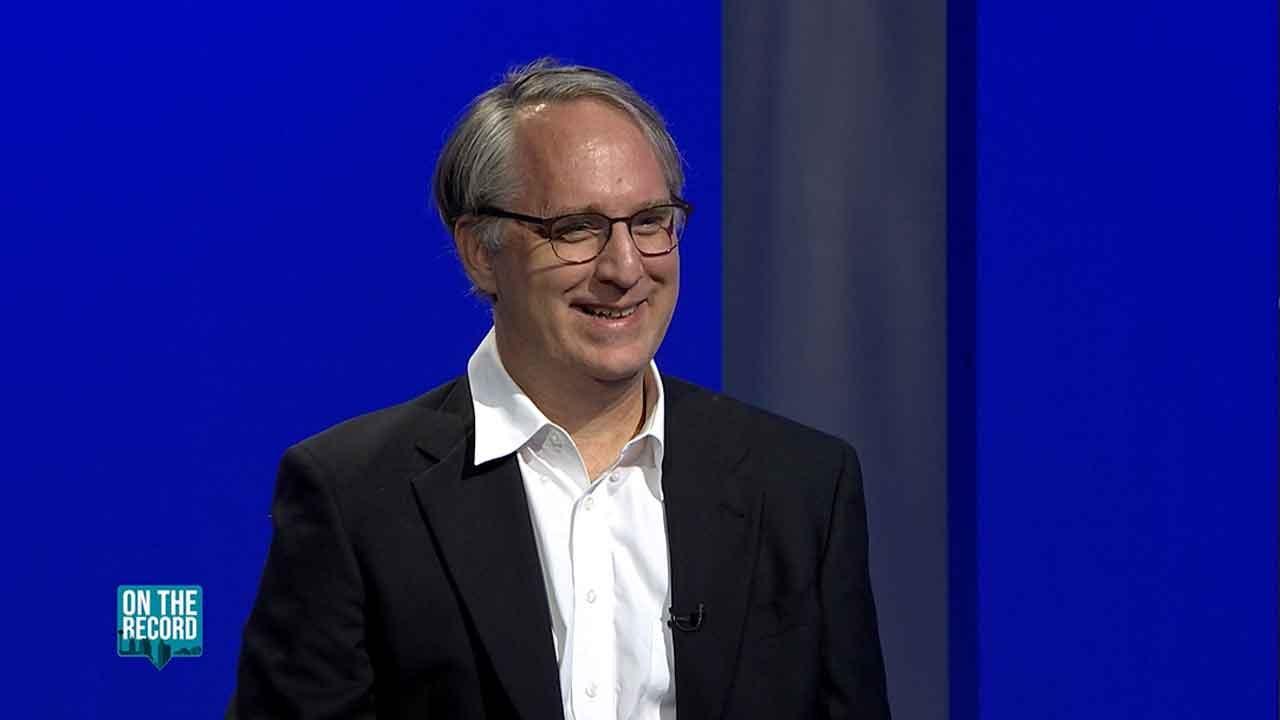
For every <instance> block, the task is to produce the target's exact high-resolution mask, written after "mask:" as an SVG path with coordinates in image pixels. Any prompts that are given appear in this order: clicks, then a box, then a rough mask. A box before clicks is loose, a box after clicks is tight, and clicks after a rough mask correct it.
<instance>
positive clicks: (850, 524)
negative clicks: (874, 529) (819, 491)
mask: <svg viewBox="0 0 1280 720" xmlns="http://www.w3.org/2000/svg"><path fill="white" fill-rule="evenodd" d="M818 583H819V588H818V590H819V595H820V602H821V606H822V644H823V647H822V682H821V686H820V693H821V696H820V700H821V702H820V707H821V710H822V717H825V718H830V719H831V720H835V719H836V718H853V719H856V720H881V719H887V718H888V717H889V704H888V699H887V694H888V693H887V691H886V688H885V676H884V659H883V656H882V655H881V650H880V632H879V630H878V629H877V627H876V608H875V600H874V599H873V598H872V595H871V576H870V572H869V568H868V563H867V514H866V503H865V501H864V498H863V492H862V471H861V469H860V467H859V465H858V457H857V455H856V454H855V453H854V451H853V448H851V447H849V446H848V445H845V446H844V454H843V467H842V469H841V471H840V475H839V477H838V479H837V481H836V489H835V494H834V499H833V502H832V508H831V522H830V525H829V527H828V531H827V541H826V547H825V550H824V552H823V558H822V566H821V570H820V575H819V580H818Z"/></svg>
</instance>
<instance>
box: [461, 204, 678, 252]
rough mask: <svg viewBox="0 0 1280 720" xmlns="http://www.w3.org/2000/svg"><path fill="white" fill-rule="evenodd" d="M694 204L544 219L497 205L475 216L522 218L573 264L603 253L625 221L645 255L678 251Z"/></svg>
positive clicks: (484, 209)
mask: <svg viewBox="0 0 1280 720" xmlns="http://www.w3.org/2000/svg"><path fill="white" fill-rule="evenodd" d="M691 212H693V207H692V206H691V205H689V203H687V202H685V201H684V200H681V199H680V198H672V200H671V202H669V203H664V204H662V205H654V206H652V207H647V208H644V209H643V210H640V211H639V212H637V213H636V214H634V215H631V216H630V217H609V216H608V215H601V214H600V213H572V214H570V215H558V216H556V217H550V218H541V217H535V216H533V215H522V214H520V213H514V212H510V211H508V210H502V209H500V208H495V207H482V208H480V209H478V210H476V211H475V212H474V213H473V214H474V215H481V216H487V217H497V218H506V219H508V220H519V221H520V222H523V223H528V224H530V225H532V226H533V230H534V232H536V233H538V235H539V236H541V237H544V238H546V239H547V240H548V241H550V242H551V250H552V252H554V253H555V254H556V257H558V258H560V261H561V262H564V263H568V264H571V265H577V264H581V263H586V262H591V261H592V260H595V259H596V257H597V256H599V255H600V253H602V252H604V247H605V245H607V244H609V238H610V236H611V235H612V234H613V226H614V224H615V223H620V222H621V223H626V224H627V231H628V232H629V233H630V234H631V242H632V243H634V244H635V246H636V250H638V251H639V252H640V254H641V255H644V256H645V257H656V256H659V255H666V254H667V253H669V252H671V251H672V250H675V248H676V244H677V243H678V242H680V235H681V234H682V233H683V232H684V224H685V221H686V220H688V218H689V213H691Z"/></svg>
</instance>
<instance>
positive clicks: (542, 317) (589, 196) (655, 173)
mask: <svg viewBox="0 0 1280 720" xmlns="http://www.w3.org/2000/svg"><path fill="white" fill-rule="evenodd" d="M517 128H518V129H517V148H518V150H517V157H516V165H515V167H516V170H517V172H518V173H520V176H521V178H522V189H521V195H520V197H519V199H518V200H517V201H516V203H515V207H510V208H505V209H507V210H512V211H515V212H519V213H525V214H529V215H536V216H540V217H551V216H557V215H564V214H567V213H572V212H582V211H590V212H597V213H601V214H603V215H606V216H609V217H626V216H630V215H631V214H633V213H635V212H637V211H639V210H641V209H644V208H646V207H649V206H652V205H657V204H660V203H664V202H667V201H669V200H670V199H671V196H670V193H669V192H668V190H667V185H666V181H665V180H664V178H663V174H662V167H661V165H660V164H659V162H658V159H657V157H656V155H655V154H654V151H653V147H652V145H651V144H650V143H649V141H648V140H647V139H646V137H645V135H644V133H643V132H642V131H641V130H640V128H639V127H637V126H636V125H635V124H634V123H633V122H632V121H631V120H630V119H629V118H628V117H627V116H626V115H624V114H623V113H622V112H621V111H619V110H616V109H614V108H613V107H611V106H609V105H606V104H604V103H601V102H598V101H595V100H576V101H572V102H568V103H554V104H546V105H539V106H536V107H533V108H530V109H528V110H526V111H524V112H523V113H522V115H521V119H520V120H519V121H518V125H517ZM505 237H506V244H505V246H504V247H503V248H502V250H500V251H499V252H497V253H496V254H495V255H493V257H492V267H493V283H494V285H495V287H494V288H493V290H495V291H496V295H497V301H496V303H495V306H494V318H495V323H496V326H497V332H498V344H499V345H498V346H499V349H500V351H501V353H502V358H503V362H504V363H505V364H506V365H507V366H508V368H509V369H510V370H511V371H512V373H513V374H514V375H517V377H518V379H520V380H522V381H524V382H532V383H547V384H548V386H549V387H555V386H557V385H563V384H566V383H568V384H571V383H574V382H576V381H579V380H582V379H586V378H590V379H594V380H597V381H603V382H618V381H627V380H630V379H633V378H635V377H636V375H637V373H639V372H641V371H642V370H644V369H645V368H646V367H647V366H648V363H649V361H650V359H652V358H653V355H654V353H655V352H656V351H657V349H658V345H659V344H661V342H662V338H663V336H664V335H665V334H666V332H667V326H668V324H669V323H670V322H671V313H672V311H673V310H674V309H675V304H676V295H677V294H678V292H679V279H680V259H679V255H678V250H673V251H672V252H671V253H669V254H667V255H662V256H658V257H645V256H643V255H641V254H640V253H639V251H638V250H636V247H635V245H634V243H632V241H631V236H630V234H629V233H628V231H627V228H626V226H625V224H623V223H617V224H615V225H614V226H613V228H612V235H611V237H610V240H609V242H608V243H607V244H606V245H605V247H604V250H603V251H602V252H601V254H600V255H599V257H597V258H596V259H594V260H592V261H590V262H587V263H583V264H580V265H566V264H564V263H562V262H561V261H560V260H559V259H558V258H557V257H556V255H555V253H554V252H553V250H552V248H551V244H550V243H549V242H547V240H546V239H545V238H543V237H541V236H539V235H538V234H537V233H536V232H535V231H534V230H533V229H532V228H530V227H529V226H528V225H525V224H523V223H518V222H508V223H507V230H506V235H505ZM592 310H597V311H598V310H609V311H612V312H613V313H614V314H617V313H618V312H622V313H629V314H627V315H626V316H625V317H622V318H605V317H600V316H599V315H596V314H592V313H591V311H592Z"/></svg>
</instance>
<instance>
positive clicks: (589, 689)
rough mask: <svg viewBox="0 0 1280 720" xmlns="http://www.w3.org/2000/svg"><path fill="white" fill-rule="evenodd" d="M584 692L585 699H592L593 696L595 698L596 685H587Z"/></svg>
mask: <svg viewBox="0 0 1280 720" xmlns="http://www.w3.org/2000/svg"><path fill="white" fill-rule="evenodd" d="M585 692H586V693H587V697H589V698H593V697H595V696H596V684H595V683H591V684H590V685H588V686H587V689H586V691H585Z"/></svg>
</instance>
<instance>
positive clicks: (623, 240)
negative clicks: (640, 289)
mask: <svg viewBox="0 0 1280 720" xmlns="http://www.w3.org/2000/svg"><path fill="white" fill-rule="evenodd" d="M644 273H645V268H644V256H643V255H641V254H640V251H639V250H637V249H636V243H635V241H634V240H632V239H631V228H629V227H628V226H627V221H626V220H618V221H616V222H615V223H613V225H612V230H611V231H610V233H609V241H608V242H607V243H605V246H604V249H603V250H601V251H600V255H599V256H598V257H597V258H596V272H595V276H596V277H597V278H598V279H599V280H601V281H602V282H607V283H609V284H610V285H615V286H617V287H619V288H621V289H622V290H624V291H625V290H629V289H630V288H631V287H633V286H634V285H635V284H636V283H638V282H640V278H642V277H644Z"/></svg>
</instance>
